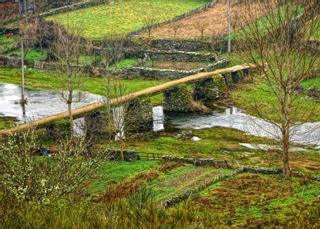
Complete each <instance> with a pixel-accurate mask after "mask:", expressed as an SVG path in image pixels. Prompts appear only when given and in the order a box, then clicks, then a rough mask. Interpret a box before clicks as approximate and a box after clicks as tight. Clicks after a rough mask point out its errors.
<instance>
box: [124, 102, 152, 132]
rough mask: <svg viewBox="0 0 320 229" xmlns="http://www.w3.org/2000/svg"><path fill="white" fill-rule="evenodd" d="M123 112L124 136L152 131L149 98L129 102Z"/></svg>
mask: <svg viewBox="0 0 320 229" xmlns="http://www.w3.org/2000/svg"><path fill="white" fill-rule="evenodd" d="M124 112H125V114H124V131H125V135H126V136H128V135H135V134H138V133H139V132H145V131H152V128H153V114H152V104H151V100H150V98H141V99H135V100H133V101H129V102H128V103H127V104H126V105H125V111H124Z"/></svg>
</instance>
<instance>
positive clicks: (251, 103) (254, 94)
mask: <svg viewBox="0 0 320 229" xmlns="http://www.w3.org/2000/svg"><path fill="white" fill-rule="evenodd" d="M254 78H255V79H254V83H248V84H243V85H241V86H239V87H238V88H237V89H236V90H234V91H232V92H231V98H232V101H233V102H234V103H235V105H237V106H238V107H241V108H242V109H244V110H245V111H246V112H247V113H249V114H251V115H254V116H259V115H260V114H263V115H264V116H265V118H266V119H268V120H273V121H276V122H278V121H279V112H280V111H279V108H277V107H275V106H274V104H275V103H276V102H277V98H276V96H275V94H274V93H273V91H272V89H271V87H270V86H269V85H268V83H267V82H265V81H264V80H263V79H262V78H261V77H259V76H257V75H256V76H255V77H254ZM317 82H318V79H317V78H315V79H311V80H306V81H304V82H303V83H302V85H303V86H304V87H309V86H311V85H312V86H314V87H316V86H317ZM294 99H295V102H296V103H297V104H299V109H298V110H296V113H295V117H294V119H295V121H303V120H304V115H305V114H306V113H307V112H309V111H312V110H315V109H320V105H319V103H318V102H317V101H316V100H314V99H312V98H309V97H307V96H305V95H295V96H294ZM309 121H312V122H318V121H320V114H318V113H314V114H313V115H312V116H310V117H309Z"/></svg>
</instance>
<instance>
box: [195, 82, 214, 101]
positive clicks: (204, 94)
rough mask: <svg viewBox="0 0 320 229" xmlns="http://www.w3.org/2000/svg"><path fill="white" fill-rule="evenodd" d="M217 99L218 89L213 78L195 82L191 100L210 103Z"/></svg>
mask: <svg viewBox="0 0 320 229" xmlns="http://www.w3.org/2000/svg"><path fill="white" fill-rule="evenodd" d="M218 98H219V89H218V87H217V85H216V84H215V82H214V80H213V78H209V79H204V80H200V81H197V82H196V83H195V85H194V88H193V99H194V100H196V101H199V100H200V101H210V100H216V99H218Z"/></svg>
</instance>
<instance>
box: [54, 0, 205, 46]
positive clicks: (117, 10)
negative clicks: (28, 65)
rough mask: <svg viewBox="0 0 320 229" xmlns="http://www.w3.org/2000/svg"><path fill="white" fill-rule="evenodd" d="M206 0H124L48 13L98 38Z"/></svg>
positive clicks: (172, 14) (176, 13) (156, 20)
mask: <svg viewBox="0 0 320 229" xmlns="http://www.w3.org/2000/svg"><path fill="white" fill-rule="evenodd" d="M208 2H210V1H209V0H166V1H162V0H153V1H149V0H124V1H116V2H115V3H112V4H103V5H99V6H95V7H90V8H86V9H81V10H76V11H72V12H68V13H63V14H59V15H55V16H52V17H49V18H48V19H49V20H53V21H55V22H58V23H60V24H62V25H64V26H66V27H67V28H71V29H73V30H76V31H78V32H79V33H80V35H82V36H83V37H84V38H87V39H93V40H99V39H103V38H105V37H108V36H112V35H114V34H118V35H124V34H127V33H129V32H132V31H135V30H138V29H141V28H142V27H144V26H145V23H144V21H152V22H154V23H159V22H164V21H167V20H169V19H171V18H174V17H176V16H179V15H181V14H183V13H186V12H189V11H191V10H193V9H195V8H199V7H201V6H203V5H205V4H206V3H208Z"/></svg>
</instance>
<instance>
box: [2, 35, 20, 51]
mask: <svg viewBox="0 0 320 229" xmlns="http://www.w3.org/2000/svg"><path fill="white" fill-rule="evenodd" d="M16 46H17V37H16V36H13V37H7V36H6V35H0V53H5V52H7V51H8V50H11V49H13V48H15V47H16Z"/></svg>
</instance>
